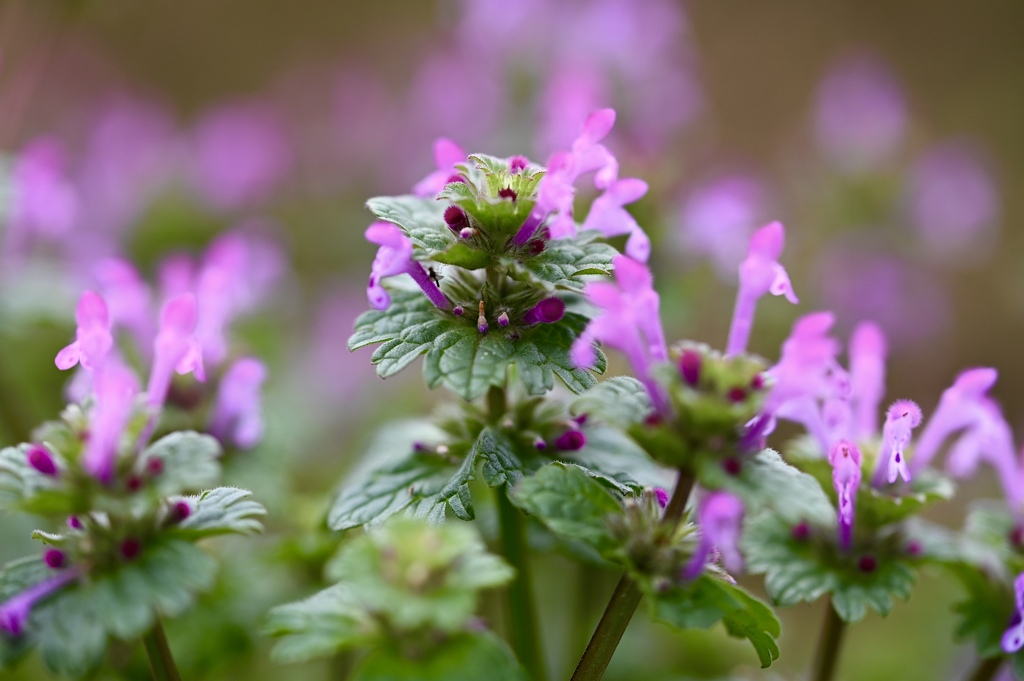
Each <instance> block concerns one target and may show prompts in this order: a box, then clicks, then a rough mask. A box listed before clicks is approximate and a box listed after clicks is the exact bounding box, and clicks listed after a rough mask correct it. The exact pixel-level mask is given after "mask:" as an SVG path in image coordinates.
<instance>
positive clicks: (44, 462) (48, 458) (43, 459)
mask: <svg viewBox="0 0 1024 681" xmlns="http://www.w3.org/2000/svg"><path fill="white" fill-rule="evenodd" d="M25 458H26V459H27V460H28V465H29V466H32V468H35V469H36V470H37V471H39V472H40V473H42V474H43V475H46V476H49V477H55V476H56V475H57V463H56V462H55V461H54V460H53V456H52V455H51V454H50V452H49V451H47V449H46V447H43V446H42V445H32V446H31V447H29V449H28V452H26V454H25Z"/></svg>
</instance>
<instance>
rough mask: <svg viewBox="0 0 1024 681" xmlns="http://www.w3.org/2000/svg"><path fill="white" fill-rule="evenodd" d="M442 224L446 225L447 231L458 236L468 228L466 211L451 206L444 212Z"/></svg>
mask: <svg viewBox="0 0 1024 681" xmlns="http://www.w3.org/2000/svg"><path fill="white" fill-rule="evenodd" d="M444 223H445V224H446V225H448V229H450V230H452V231H453V232H455V233H456V234H458V233H460V232H461V231H462V230H463V229H464V228H466V227H469V218H468V217H466V211H464V210H462V209H461V208H459V207H458V206H456V205H454V204H452V205H451V206H448V207H447V208H446V209H445V211H444Z"/></svg>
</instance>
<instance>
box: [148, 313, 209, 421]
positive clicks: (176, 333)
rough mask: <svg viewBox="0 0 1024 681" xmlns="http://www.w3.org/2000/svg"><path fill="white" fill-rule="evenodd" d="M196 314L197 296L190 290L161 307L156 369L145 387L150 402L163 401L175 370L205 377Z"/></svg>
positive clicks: (198, 377)
mask: <svg viewBox="0 0 1024 681" xmlns="http://www.w3.org/2000/svg"><path fill="white" fill-rule="evenodd" d="M196 317H197V310H196V297H195V296H194V295H192V294H191V293H183V294H181V295H179V296H175V297H174V298H171V299H170V300H169V301H167V303H166V304H165V305H164V308H163V310H161V312H160V330H159V332H157V334H156V340H155V341H154V342H153V369H152V370H151V371H150V374H149V385H148V387H147V388H146V392H147V394H148V395H149V404H150V406H153V407H160V406H162V405H163V403H164V400H165V399H167V391H168V390H169V389H170V387H171V377H172V375H173V374H174V372H175V371H176V372H178V373H179V374H187V373H190V372H191V373H192V374H193V375H194V376H195V377H196V380H197V381H205V380H206V372H205V371H204V369H203V350H202V348H201V347H200V345H199V342H198V341H197V340H196V338H195V335H194V333H195V329H196Z"/></svg>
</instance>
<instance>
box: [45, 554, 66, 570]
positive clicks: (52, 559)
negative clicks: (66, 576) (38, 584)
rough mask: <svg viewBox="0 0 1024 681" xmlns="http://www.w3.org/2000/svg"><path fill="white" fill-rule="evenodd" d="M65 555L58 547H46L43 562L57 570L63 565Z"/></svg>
mask: <svg viewBox="0 0 1024 681" xmlns="http://www.w3.org/2000/svg"><path fill="white" fill-rule="evenodd" d="M66 558H67V556H65V555H64V552H63V551H61V550H60V549H47V550H46V551H44V552H43V562H44V563H46V567H48V568H51V569H54V570H58V569H60V568H61V567H63V565H64V560H65V559H66Z"/></svg>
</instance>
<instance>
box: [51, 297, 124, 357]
mask: <svg viewBox="0 0 1024 681" xmlns="http://www.w3.org/2000/svg"><path fill="white" fill-rule="evenodd" d="M75 321H76V322H78V329H77V331H76V332H75V341H74V342H73V343H71V344H70V345H68V346H67V347H65V348H64V349H63V350H61V351H60V352H58V353H57V357H56V359H55V360H54V363H55V364H56V365H57V368H58V369H60V370H61V371H65V370H67V369H70V368H71V367H73V366H75V365H76V364H79V363H81V365H82V367H83V368H85V369H87V370H89V371H95V370H96V369H98V368H100V367H102V366H103V362H104V360H105V359H106V357H107V354H108V353H109V352H110V349H111V348H112V347H113V344H114V338H113V336H111V334H110V312H109V310H108V309H107V304H106V302H105V301H104V300H103V298H101V297H99V296H98V295H96V294H95V293H93V292H92V291H83V292H82V296H81V298H79V299H78V305H77V306H76V307H75Z"/></svg>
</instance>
